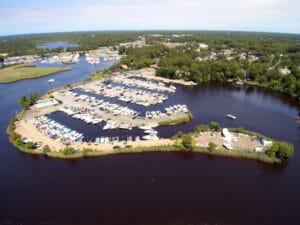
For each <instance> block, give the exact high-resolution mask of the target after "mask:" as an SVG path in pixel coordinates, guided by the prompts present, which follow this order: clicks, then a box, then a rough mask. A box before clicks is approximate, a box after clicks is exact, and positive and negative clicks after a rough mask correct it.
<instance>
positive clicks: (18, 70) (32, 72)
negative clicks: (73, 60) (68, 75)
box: [0, 65, 71, 83]
mask: <svg viewBox="0 0 300 225" xmlns="http://www.w3.org/2000/svg"><path fill="white" fill-rule="evenodd" d="M70 69H71V68H70V67H55V68H36V67H28V66H26V65H18V66H12V67H7V68H3V69H0V83H10V82H15V81H18V80H24V79H31V78H38V77H43V76H48V75H50V74H53V73H58V72H62V71H66V70H70Z"/></svg>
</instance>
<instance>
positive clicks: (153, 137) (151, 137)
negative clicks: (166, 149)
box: [142, 134, 159, 140]
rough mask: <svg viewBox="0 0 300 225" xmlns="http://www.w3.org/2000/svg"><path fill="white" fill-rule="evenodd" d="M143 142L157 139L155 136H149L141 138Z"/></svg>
mask: <svg viewBox="0 0 300 225" xmlns="http://www.w3.org/2000/svg"><path fill="white" fill-rule="evenodd" d="M142 138H143V139H145V140H158V139H159V138H158V137H157V136H156V135H153V134H149V135H145V136H143V137H142Z"/></svg>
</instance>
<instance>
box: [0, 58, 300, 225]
mask: <svg viewBox="0 0 300 225" xmlns="http://www.w3.org/2000/svg"><path fill="white" fill-rule="evenodd" d="M109 65H110V63H109V62H104V61H103V62H102V63H101V64H100V65H98V66H96V67H95V66H91V65H89V64H87V62H86V61H85V60H83V59H81V60H80V63H79V64H78V65H76V64H75V65H71V66H72V68H73V70H72V71H66V72H62V73H59V74H55V75H51V76H49V77H42V78H38V79H34V80H23V81H19V82H16V83H12V84H1V85H0V99H1V102H0V105H1V113H0V121H1V122H0V143H1V148H0V199H1V200H0V224H25V225H29V224H53V225H69V224H70V225H71V224H72V225H76V224H82V225H83V224H84V225H86V224H95V225H96V224H146V225H147V224H224V225H234V224H246V225H247V224H248V225H257V224H262V225H274V224H275V225H276V224H278V225H281V224H291V225H293V224H299V223H300V215H299V209H298V208H299V205H300V177H299V171H300V155H299V148H300V138H299V137H300V130H299V125H298V124H296V123H294V121H293V118H294V116H296V115H297V112H298V110H299V104H298V103H296V102H295V101H294V100H292V99H290V98H289V97H287V96H285V95H283V94H279V93H277V92H273V91H268V90H265V89H261V88H255V87H247V86H245V87H235V86H232V85H230V84H220V83H210V84H204V85H200V86H199V87H179V88H178V91H177V92H176V93H175V94H174V95H172V96H171V97H170V98H169V100H168V102H166V103H164V104H166V105H168V104H172V103H173V102H175V101H176V102H179V103H185V104H188V106H189V108H191V110H192V111H193V114H194V120H193V121H192V122H191V123H189V124H185V125H180V126H178V127H163V128H160V129H159V132H160V135H161V136H170V135H173V134H174V133H175V132H176V130H177V129H180V130H182V131H191V130H192V127H193V126H194V125H196V124H197V123H209V122H210V121H211V120H215V121H219V122H220V123H221V124H222V125H223V126H228V127H237V126H243V127H245V128H246V129H250V130H253V131H257V132H260V133H263V134H265V135H267V136H270V137H273V138H276V139H279V140H286V141H289V142H291V143H293V144H294V145H295V157H294V158H292V159H291V160H289V162H288V163H286V164H282V165H268V164H263V163H259V162H256V161H249V160H236V159H231V158H222V157H211V156H206V155H201V154H193V153H185V154H183V153H145V154H128V155H126V154H123V155H111V156H105V157H98V158H85V159H79V160H58V159H48V158H45V157H44V156H31V155H28V154H24V153H21V152H19V151H18V150H16V149H15V148H14V147H12V146H11V145H10V144H9V142H8V140H7V135H6V133H5V129H6V126H7V124H8V122H9V120H10V119H11V118H12V117H13V115H14V114H15V112H16V111H18V110H19V107H18V104H17V102H18V98H19V96H20V95H24V94H27V95H28V94H29V93H31V92H38V93H40V94H45V93H46V92H47V91H48V90H50V89H51V88H53V87H58V86H64V85H66V84H68V83H73V82H79V81H81V80H83V79H85V78H87V77H88V76H89V72H91V71H95V70H96V69H101V68H105V67H107V66H109ZM50 78H54V79H55V80H57V83H56V84H54V86H51V85H49V84H48V82H47V81H48V79H50ZM227 113H233V114H235V115H236V116H237V119H236V120H234V121H231V120H228V119H227V118H226V116H225V115H226V114H227ZM54 116H56V117H57V119H59V118H63V117H61V115H59V114H57V115H54ZM61 122H64V123H66V124H68V125H70V126H74V128H78V129H82V130H83V131H86V132H88V134H89V135H90V136H93V135H94V132H97V131H98V130H93V129H96V128H93V127H92V126H87V125H85V124H83V123H80V121H77V122H76V123H75V122H74V121H72V119H70V118H63V120H62V121H61ZM100 131H101V129H99V132H100Z"/></svg>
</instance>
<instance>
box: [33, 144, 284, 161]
mask: <svg viewBox="0 0 300 225" xmlns="http://www.w3.org/2000/svg"><path fill="white" fill-rule="evenodd" d="M27 152H28V151H27ZM147 152H189V153H202V154H206V155H213V156H223V157H230V158H239V159H250V160H257V161H260V162H264V163H281V162H282V161H281V160H280V159H278V158H273V157H270V156H268V155H266V154H264V153H255V152H250V151H241V150H223V149H217V150H214V151H210V150H209V149H208V148H203V147H196V148H194V149H192V150H186V149H183V148H180V147H178V146H173V145H166V146H151V147H135V148H120V149H116V150H113V151H99V150H93V149H85V150H83V151H77V152H75V153H72V154H67V155H66V154H64V152H63V150H62V151H59V152H47V153H45V155H46V156H48V157H53V158H61V159H76V158H82V157H96V156H105V155H112V154H129V153H147Z"/></svg>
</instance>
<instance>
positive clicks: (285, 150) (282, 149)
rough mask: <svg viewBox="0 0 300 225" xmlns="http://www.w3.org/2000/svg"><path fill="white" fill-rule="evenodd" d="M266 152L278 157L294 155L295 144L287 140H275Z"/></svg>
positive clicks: (284, 157)
mask: <svg viewBox="0 0 300 225" xmlns="http://www.w3.org/2000/svg"><path fill="white" fill-rule="evenodd" d="M266 154H267V155H269V156H270V157H273V158H275V157H276V158H278V159H286V158H290V157H292V156H293V155H294V146H293V145H291V144H288V143H286V142H274V143H273V144H272V146H271V147H270V148H269V149H268V150H267V151H266Z"/></svg>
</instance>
